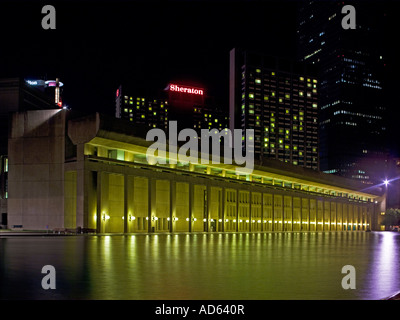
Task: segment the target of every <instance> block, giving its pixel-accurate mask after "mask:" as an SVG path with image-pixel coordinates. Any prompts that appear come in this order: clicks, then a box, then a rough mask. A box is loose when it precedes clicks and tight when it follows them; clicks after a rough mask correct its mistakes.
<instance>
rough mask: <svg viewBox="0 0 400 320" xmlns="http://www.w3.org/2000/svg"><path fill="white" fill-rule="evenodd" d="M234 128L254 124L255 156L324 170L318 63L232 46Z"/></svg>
mask: <svg viewBox="0 0 400 320" xmlns="http://www.w3.org/2000/svg"><path fill="white" fill-rule="evenodd" d="M229 90H230V91H229V115H230V129H231V130H233V129H239V128H241V129H242V131H244V130H246V129H254V140H255V141H254V152H255V154H254V157H255V159H258V160H262V159H263V158H273V159H277V160H280V161H284V162H288V163H292V164H294V165H298V166H302V167H306V168H311V169H316V170H318V166H319V165H318V79H317V78H316V77H315V70H314V69H313V67H312V66H308V65H305V64H303V63H295V62H292V61H287V60H284V59H279V58H276V57H269V56H266V55H263V54H259V53H255V52H250V51H246V50H241V49H232V50H231V52H230V80H229Z"/></svg>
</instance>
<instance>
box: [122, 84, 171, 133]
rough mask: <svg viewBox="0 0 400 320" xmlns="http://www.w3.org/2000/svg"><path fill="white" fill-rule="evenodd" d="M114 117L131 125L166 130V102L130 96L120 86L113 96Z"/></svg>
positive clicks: (129, 93)
mask: <svg viewBox="0 0 400 320" xmlns="http://www.w3.org/2000/svg"><path fill="white" fill-rule="evenodd" d="M115 105H116V109H115V110H116V111H115V117H116V118H122V119H126V120H128V121H131V122H132V123H133V124H144V125H147V126H148V127H149V129H151V128H159V129H164V130H166V129H167V128H168V101H167V100H166V99H163V98H148V97H144V96H139V95H135V94H132V93H131V92H129V90H127V91H126V92H125V87H123V86H122V85H121V86H119V88H118V89H117V91H116V95H115Z"/></svg>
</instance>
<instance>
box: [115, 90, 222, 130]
mask: <svg viewBox="0 0 400 320" xmlns="http://www.w3.org/2000/svg"><path fill="white" fill-rule="evenodd" d="M115 104H116V109H115V110H116V112H115V117H116V118H121V119H126V120H128V121H130V122H132V123H133V124H143V125H146V126H147V127H148V128H150V129H151V128H160V129H163V130H168V121H169V120H176V121H178V127H179V129H180V130H181V129H183V128H193V129H195V130H200V129H211V128H216V129H219V130H221V129H224V128H227V126H228V115H227V113H226V112H224V111H223V110H222V109H221V108H219V107H217V106H216V104H215V102H214V100H213V98H212V97H209V96H207V95H206V93H205V90H204V88H197V87H193V86H187V85H180V84H174V83H171V84H169V85H168V86H167V87H166V88H165V90H163V91H162V92H160V93H159V94H158V95H157V96H156V97H150V98H149V97H144V96H138V95H134V94H132V93H129V92H128V91H127V92H125V89H124V87H123V86H122V85H121V86H120V87H119V88H118V89H117V91H116V98H115Z"/></svg>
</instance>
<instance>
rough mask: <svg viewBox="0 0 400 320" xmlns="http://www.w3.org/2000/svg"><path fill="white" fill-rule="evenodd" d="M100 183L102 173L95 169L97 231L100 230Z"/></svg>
mask: <svg viewBox="0 0 400 320" xmlns="http://www.w3.org/2000/svg"><path fill="white" fill-rule="evenodd" d="M101 183H102V173H101V171H97V187H96V191H97V209H96V231H97V232H98V233H100V232H102V230H101V223H102V221H101V218H102V217H101V197H102V195H103V194H102V190H101Z"/></svg>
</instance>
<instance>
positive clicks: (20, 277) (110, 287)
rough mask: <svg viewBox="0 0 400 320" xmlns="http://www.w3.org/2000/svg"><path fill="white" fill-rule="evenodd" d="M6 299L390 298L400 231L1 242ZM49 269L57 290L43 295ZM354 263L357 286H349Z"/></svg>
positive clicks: (0, 292) (0, 290)
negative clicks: (348, 269)
mask: <svg viewBox="0 0 400 320" xmlns="http://www.w3.org/2000/svg"><path fill="white" fill-rule="evenodd" d="M0 249H1V254H0V283H1V284H2V285H1V286H0V298H2V299H7V298H10V299H263V300H264V299H380V298H383V297H386V296H389V295H391V294H392V293H394V292H396V291H398V290H399V289H400V288H399V287H400V286H399V284H398V275H399V274H400V262H399V260H400V256H399V254H398V251H399V249H400V234H398V233H379V232H377V233H375V232H372V233H365V232H343V233H340V232H332V233H295V232H294V233H259V234H256V233H255V234H253V233H232V234H219V233H214V234H157V235H154V234H153V235H125V236H118V235H113V236H72V237H57V238H38V237H35V238H27V237H26V238H25V237H19V238H12V237H10V238H2V239H0ZM45 264H51V265H54V267H55V268H56V270H57V289H56V290H53V291H50V290H43V289H42V288H41V285H40V283H41V279H42V277H43V275H42V274H41V273H40V271H41V268H42V266H43V265H45ZM347 264H350V265H353V266H354V267H355V268H356V271H357V289H356V290H344V289H343V288H342V287H341V279H342V277H343V276H344V275H343V274H341V269H342V267H343V266H344V265H347Z"/></svg>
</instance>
